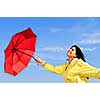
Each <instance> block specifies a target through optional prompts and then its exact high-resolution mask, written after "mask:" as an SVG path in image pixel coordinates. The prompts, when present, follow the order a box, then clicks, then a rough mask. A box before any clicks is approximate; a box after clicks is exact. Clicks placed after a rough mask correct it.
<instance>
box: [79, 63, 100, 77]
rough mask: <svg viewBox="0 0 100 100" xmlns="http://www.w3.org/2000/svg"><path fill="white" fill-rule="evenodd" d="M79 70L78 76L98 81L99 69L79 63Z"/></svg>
mask: <svg viewBox="0 0 100 100" xmlns="http://www.w3.org/2000/svg"><path fill="white" fill-rule="evenodd" d="M79 65H80V67H81V69H80V70H79V75H80V76H83V77H89V78H97V79H100V69H98V68H96V67H93V66H91V65H89V64H88V63H85V62H84V63H80V64H79Z"/></svg>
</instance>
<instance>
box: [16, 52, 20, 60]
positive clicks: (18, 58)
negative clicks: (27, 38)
mask: <svg viewBox="0 0 100 100" xmlns="http://www.w3.org/2000/svg"><path fill="white" fill-rule="evenodd" d="M15 53H16V55H17V57H18V59H19V60H20V57H19V56H18V53H17V52H16V51H15Z"/></svg>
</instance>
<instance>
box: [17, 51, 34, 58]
mask: <svg viewBox="0 0 100 100" xmlns="http://www.w3.org/2000/svg"><path fill="white" fill-rule="evenodd" d="M16 50H17V51H19V52H21V53H23V54H25V55H27V56H30V57H32V58H33V59H34V56H31V55H29V54H27V53H25V52H23V51H20V50H18V49H16Z"/></svg>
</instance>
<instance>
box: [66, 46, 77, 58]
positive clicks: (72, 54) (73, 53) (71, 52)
mask: <svg viewBox="0 0 100 100" xmlns="http://www.w3.org/2000/svg"><path fill="white" fill-rule="evenodd" d="M67 56H68V57H73V58H74V57H76V48H75V47H71V48H70V49H69V50H68V51H67Z"/></svg>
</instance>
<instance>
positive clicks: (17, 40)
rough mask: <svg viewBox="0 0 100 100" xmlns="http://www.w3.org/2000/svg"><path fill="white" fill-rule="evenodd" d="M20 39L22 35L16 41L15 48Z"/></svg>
mask: <svg viewBox="0 0 100 100" xmlns="http://www.w3.org/2000/svg"><path fill="white" fill-rule="evenodd" d="M20 37H21V35H20V36H19V38H18V39H17V40H16V43H15V47H16V45H17V43H18V41H19V39H20Z"/></svg>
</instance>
